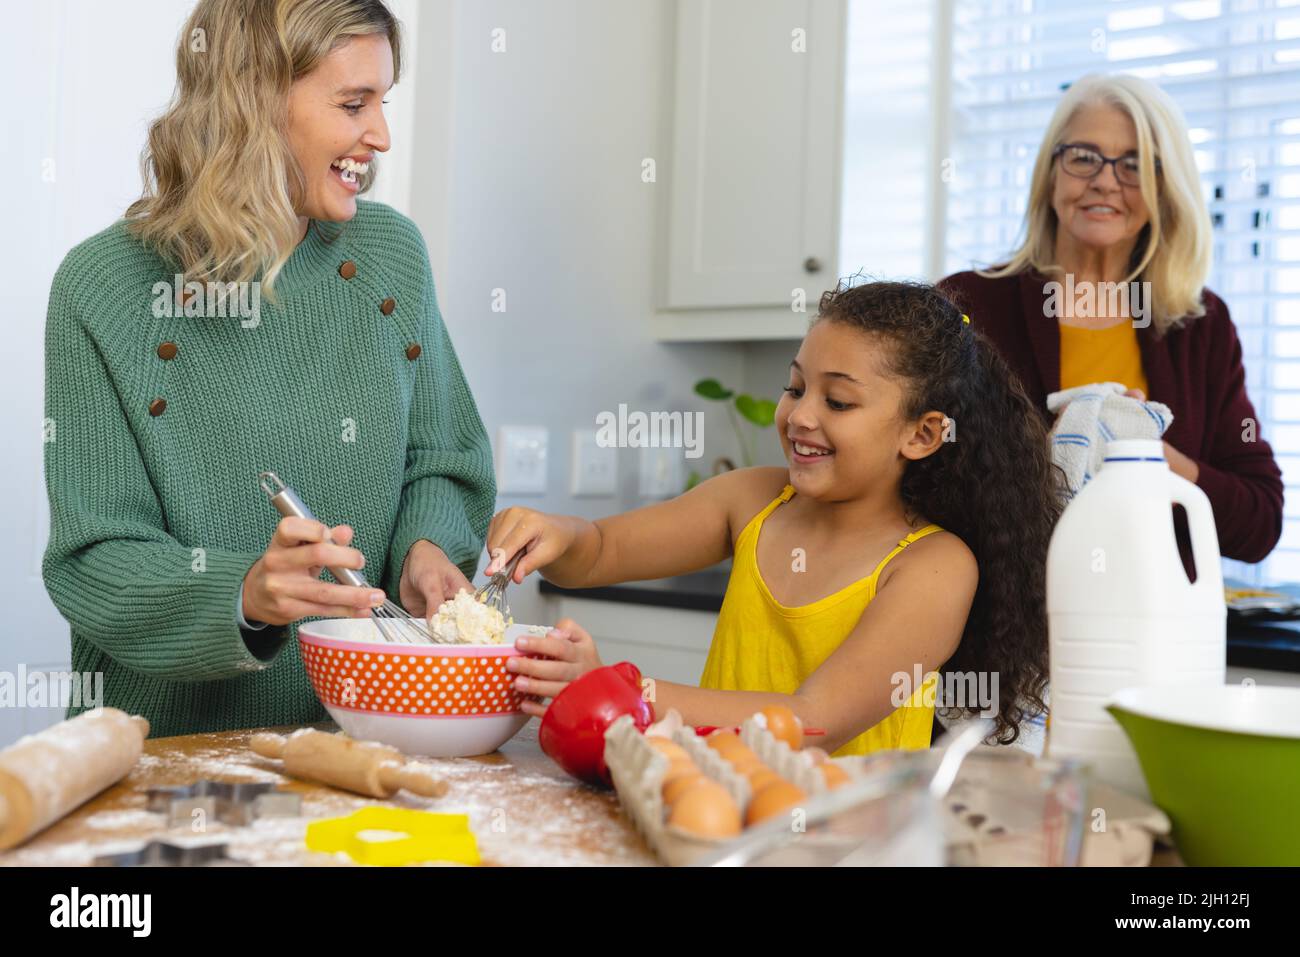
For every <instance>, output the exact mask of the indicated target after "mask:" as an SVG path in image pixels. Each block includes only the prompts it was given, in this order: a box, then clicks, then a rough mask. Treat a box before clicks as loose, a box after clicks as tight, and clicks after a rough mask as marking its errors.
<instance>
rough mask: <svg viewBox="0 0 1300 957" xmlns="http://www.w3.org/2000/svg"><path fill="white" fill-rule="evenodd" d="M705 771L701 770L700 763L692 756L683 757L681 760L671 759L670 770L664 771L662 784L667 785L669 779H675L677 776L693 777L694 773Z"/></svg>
mask: <svg viewBox="0 0 1300 957" xmlns="http://www.w3.org/2000/svg"><path fill="white" fill-rule="evenodd" d="M703 773H704V772H703V771H701V770H700V768H699V765H697V764H696V763H695V762H694V761H692V760H691V759H690V758H683V759H682V760H680V761H671V762H669V764H668V770H667V771H665V772H664V780H663V785H662V786H663V787H667V786H668V782H669V781H673V780H675V779H677V778H681V777H691V776H693V775H696V774H703Z"/></svg>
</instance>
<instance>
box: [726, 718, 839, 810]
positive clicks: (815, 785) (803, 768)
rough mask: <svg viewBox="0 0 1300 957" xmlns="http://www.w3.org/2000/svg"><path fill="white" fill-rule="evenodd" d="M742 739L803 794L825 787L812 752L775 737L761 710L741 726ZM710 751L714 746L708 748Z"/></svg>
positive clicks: (760, 758) (814, 792) (765, 762)
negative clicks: (794, 747)
mask: <svg viewBox="0 0 1300 957" xmlns="http://www.w3.org/2000/svg"><path fill="white" fill-rule="evenodd" d="M740 741H741V743H742V744H744V745H745V746H746V747H748V748H749V749H750V750H751V751H753V752H754V753H755V754H757V755H758V759H759V760H760V761H762V762H763V763H764V764H766V765H767V766H768V767H769V768H771V769H772V770H773V771H775V772H776V773H777V774H779V775H781V777H783V778H785V779H786V780H787V781H789V782H790V783H792V784H794V785H795V786H797V787H798V788H800V789H801V790H802V791H803V792H804V793H806V794H809V795H813V794H821V793H822V792H823V791H825V790H826V778H825V777H823V776H822V773H821V772H820V771H819V770H817V763H816V762H815V761H813V757H812V755H811V754H809V753H808V752H807V751H795V750H794V749H793V748H791V747H790V745H788V744H786V743H785V742H784V741H779V740H777V738H776V736H775V735H773V734H772V732H771V731H769V730H767V719H766V718H764V717H763V715H762V714H761V713H759V714H755V715H753V716H752V717H750V718H749V719H748V720H746V721H745V723H744V724H742V725H741V726H740ZM705 747H708V746H707V745H705ZM709 750H710V751H712V750H713V749H712V748H709ZM830 760H834V759H833V758H832V759H830ZM836 763H837V764H839V765H840V767H842V768H844V770H845V771H847V772H848V773H849V775H850V776H856V775H857V773H858V771H857V767H856V766H855V765H852V764H849V763H841V762H838V761H836Z"/></svg>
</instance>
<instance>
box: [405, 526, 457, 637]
mask: <svg viewBox="0 0 1300 957" xmlns="http://www.w3.org/2000/svg"><path fill="white" fill-rule="evenodd" d="M462 588H464V589H468V590H469V591H471V592H472V591H474V586H473V585H471V584H470V583H469V579H467V578H466V577H465V575H464V573H463V572H462V571H461V570H460V569H459V568H457V567H456V566H455V565H453V564H452V563H451V559H450V558H448V557H447V553H446V552H444V551H443V550H442V549H441V548H439V547H438V546H437V545H435V544H433V542H430V541H428V540H426V539H421V540H420V541H418V542H416V543H415V544H414V545H412V546H411V549H410V551H408V552H407V553H406V562H405V564H403V565H402V579H401V581H400V582H398V585H397V595H398V601H399V602H400V603H401V606H402V607H403V608H405V609H406V610H407V611H409V612H410V613H411V614H412V615H413V616H417V617H418V616H421V615H423V616H424V617H425V618H426V619H428V618H429V617H430V616H432V615H433V613H434V612H436V611H437V610H438V606H439V605H441V604H442V603H443V602H444V601H446V600H447V599H448V598H455V597H456V593H457V592H458V591H460V590H461V589H462Z"/></svg>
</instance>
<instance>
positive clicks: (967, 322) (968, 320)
mask: <svg viewBox="0 0 1300 957" xmlns="http://www.w3.org/2000/svg"><path fill="white" fill-rule="evenodd" d="M961 321H962V322H964V323H966V325H968V326H969V325H970V316H968V315H966V313H964V312H963V313H962V314H961Z"/></svg>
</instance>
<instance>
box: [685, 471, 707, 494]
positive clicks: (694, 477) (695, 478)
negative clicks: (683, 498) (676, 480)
mask: <svg viewBox="0 0 1300 957" xmlns="http://www.w3.org/2000/svg"><path fill="white" fill-rule="evenodd" d="M703 479H704V476H703V475H701V474H700V473H699V472H696V471H694V470H692V471H691V474H690V476H689V477H688V478H687V479H686V488H685V489H684V490H683V491H686V492H689V491H690V490H691V489H693V488H695V486H697V485H699V484H700V482H701V481H703Z"/></svg>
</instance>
